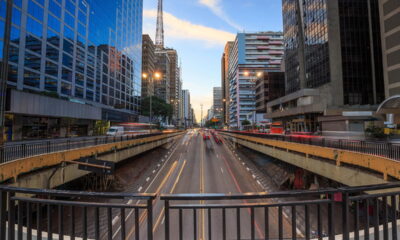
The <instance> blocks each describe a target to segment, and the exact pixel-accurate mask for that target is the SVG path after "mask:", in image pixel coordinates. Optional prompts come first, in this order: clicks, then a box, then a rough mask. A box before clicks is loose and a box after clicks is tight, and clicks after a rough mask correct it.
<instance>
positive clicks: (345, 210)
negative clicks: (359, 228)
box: [342, 192, 350, 240]
mask: <svg viewBox="0 0 400 240" xmlns="http://www.w3.org/2000/svg"><path fill="white" fill-rule="evenodd" d="M342 197H343V199H342V231H343V240H349V211H350V210H349V194H348V193H347V192H342Z"/></svg>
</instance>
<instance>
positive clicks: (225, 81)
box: [221, 42, 233, 125]
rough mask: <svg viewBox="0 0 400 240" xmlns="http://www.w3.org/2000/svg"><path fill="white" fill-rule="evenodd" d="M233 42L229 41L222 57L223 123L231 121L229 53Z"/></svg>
mask: <svg viewBox="0 0 400 240" xmlns="http://www.w3.org/2000/svg"><path fill="white" fill-rule="evenodd" d="M232 45H233V42H227V43H226V45H225V49H224V53H223V54H222V59H221V86H222V108H223V110H222V119H223V124H224V125H227V124H228V123H229V101H230V100H229V99H230V98H229V76H228V71H229V53H230V51H231V48H232Z"/></svg>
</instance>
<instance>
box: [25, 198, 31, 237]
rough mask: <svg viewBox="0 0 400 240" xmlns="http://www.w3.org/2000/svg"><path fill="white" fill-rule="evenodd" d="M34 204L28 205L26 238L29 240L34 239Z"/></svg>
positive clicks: (28, 203)
mask: <svg viewBox="0 0 400 240" xmlns="http://www.w3.org/2000/svg"><path fill="white" fill-rule="evenodd" d="M31 205H32V204H31V203H30V202H27V203H26V231H27V233H26V236H27V239H28V240H31V239H32V206H31Z"/></svg>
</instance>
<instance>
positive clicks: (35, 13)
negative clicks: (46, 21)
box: [28, 0, 43, 22]
mask: <svg viewBox="0 0 400 240" xmlns="http://www.w3.org/2000/svg"><path fill="white" fill-rule="evenodd" d="M28 13H29V14H30V15H31V16H32V17H34V18H36V19H37V20H39V21H41V22H43V8H42V7H41V6H39V5H37V4H36V3H35V2H33V1H32V0H30V1H29V3H28Z"/></svg>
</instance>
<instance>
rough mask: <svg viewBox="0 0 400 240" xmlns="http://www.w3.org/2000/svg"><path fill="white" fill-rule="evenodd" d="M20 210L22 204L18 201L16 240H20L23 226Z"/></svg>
mask: <svg viewBox="0 0 400 240" xmlns="http://www.w3.org/2000/svg"><path fill="white" fill-rule="evenodd" d="M22 210H23V202H21V201H18V240H22V227H23V226H24V221H23V211H22Z"/></svg>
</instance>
